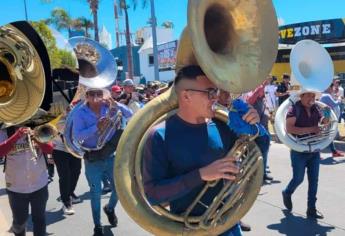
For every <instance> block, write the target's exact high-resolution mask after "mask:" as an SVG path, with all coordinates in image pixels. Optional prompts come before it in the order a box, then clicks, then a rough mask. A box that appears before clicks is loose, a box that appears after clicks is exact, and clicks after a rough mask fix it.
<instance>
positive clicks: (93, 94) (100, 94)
mask: <svg viewBox="0 0 345 236" xmlns="http://www.w3.org/2000/svg"><path fill="white" fill-rule="evenodd" d="M87 95H88V96H90V97H103V91H89V92H88V93H87Z"/></svg>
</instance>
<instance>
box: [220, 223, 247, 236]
mask: <svg viewBox="0 0 345 236" xmlns="http://www.w3.org/2000/svg"><path fill="white" fill-rule="evenodd" d="M219 236H242V230H241V227H240V224H238V223H237V224H235V225H234V226H233V227H232V228H231V229H229V230H228V231H226V232H224V233H222V234H221V235H219Z"/></svg>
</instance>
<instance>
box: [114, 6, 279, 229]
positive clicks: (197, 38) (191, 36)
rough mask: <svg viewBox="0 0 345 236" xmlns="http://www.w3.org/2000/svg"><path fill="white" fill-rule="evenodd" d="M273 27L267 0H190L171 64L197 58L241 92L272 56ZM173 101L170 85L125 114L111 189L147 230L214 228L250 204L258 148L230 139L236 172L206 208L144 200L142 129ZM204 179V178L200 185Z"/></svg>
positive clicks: (257, 182)
mask: <svg viewBox="0 0 345 236" xmlns="http://www.w3.org/2000/svg"><path fill="white" fill-rule="evenodd" d="M275 30H277V19H276V15H275V11H274V8H273V5H272V2H271V1H269V0H263V1H230V0H226V1H221V0H207V1H206V0H190V1H189V2H188V26H187V27H186V28H185V30H184V31H183V33H182V36H181V39H180V42H179V47H178V52H177V65H176V68H177V70H178V69H179V68H181V67H183V66H186V65H191V64H194V65H197V64H199V65H200V66H201V67H202V69H203V71H204V72H205V74H206V75H207V76H208V78H210V80H212V82H214V83H215V84H216V85H217V86H218V87H221V88H222V89H224V90H227V91H231V92H235V93H240V92H244V91H249V90H251V89H253V88H254V87H256V86H257V85H258V84H259V83H261V82H262V81H263V80H264V79H265V78H266V76H267V74H268V73H269V71H270V69H271V67H272V65H273V63H274V60H275V56H276V53H277V48H278V45H277V40H278V39H277V37H276V34H274V33H272V31H273V32H274V31H275ZM177 107H178V102H177V97H176V94H175V92H174V88H171V89H169V90H168V91H166V92H165V93H163V94H161V95H160V96H158V97H156V98H154V99H153V100H152V101H150V102H149V103H148V104H147V105H145V106H144V108H142V109H140V110H139V111H138V112H137V113H136V114H135V115H134V116H133V117H132V118H131V120H130V122H129V124H128V126H127V127H126V129H125V131H124V133H123V135H122V136H121V139H120V142H119V145H118V148H117V153H116V159H115V168H114V179H115V181H116V189H117V193H118V196H119V199H120V201H121V204H122V206H123V207H124V209H125V210H126V211H127V213H128V214H129V215H130V216H131V217H132V218H133V219H134V220H135V221H136V222H137V223H138V224H139V225H140V226H142V227H143V228H144V229H146V230H147V231H149V232H151V233H153V234H155V235H174V236H175V235H198V236H199V235H219V234H221V233H222V232H224V231H226V230H227V229H229V228H230V227H231V226H233V225H234V224H235V223H236V222H238V221H239V220H240V219H241V218H242V216H243V215H244V214H245V213H246V212H247V211H248V210H249V208H250V207H251V206H252V204H253V203H254V201H255V199H256V196H257V194H258V191H259V189H260V186H261V183H262V177H263V164H262V158H261V154H260V151H259V150H258V148H257V147H256V145H255V143H253V142H252V141H251V140H249V139H246V140H243V139H242V140H241V141H239V142H237V144H236V145H235V147H234V149H232V150H231V151H230V152H231V154H233V155H235V156H238V157H239V158H240V159H241V160H242V164H241V174H240V177H239V178H238V180H237V181H236V182H233V183H229V184H227V186H226V187H225V188H223V190H222V193H220V195H218V196H217V197H216V199H215V200H214V201H215V202H216V203H215V205H213V206H211V207H210V208H209V210H207V211H206V212H207V214H206V215H202V216H198V217H191V216H188V215H174V214H171V213H170V212H169V211H168V210H167V209H166V208H165V207H164V206H151V205H150V204H149V203H148V201H147V199H146V196H145V193H144V189H143V183H142V175H141V162H142V160H141V158H142V151H143V147H144V145H145V142H146V139H147V136H148V132H147V131H148V130H149V129H150V128H151V127H152V126H154V125H155V124H157V123H159V122H161V121H162V120H164V119H166V118H167V117H168V116H170V115H171V114H172V113H174V111H175V110H176V108H177ZM216 117H218V118H220V119H221V120H223V121H226V120H227V113H224V111H222V110H221V109H216ZM242 141H243V142H242ZM211 185H212V183H207V184H206V187H208V186H211ZM228 190H229V192H230V193H231V194H232V195H231V196H230V197H229V198H227V200H226V202H223V200H224V199H221V198H222V197H223V196H228V195H227V193H229V192H227V193H225V192H226V191H228ZM196 201H197V199H196ZM222 204H224V206H223V207H219V206H220V205H222Z"/></svg>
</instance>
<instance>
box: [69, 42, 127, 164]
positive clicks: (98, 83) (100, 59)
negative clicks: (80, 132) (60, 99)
mask: <svg viewBox="0 0 345 236" xmlns="http://www.w3.org/2000/svg"><path fill="white" fill-rule="evenodd" d="M69 43H70V44H71V45H72V46H73V49H74V51H75V53H76V56H77V58H78V63H79V73H80V79H79V83H80V87H79V88H78V91H77V93H78V94H79V95H78V97H77V98H75V99H74V100H78V99H79V100H83V99H84V95H85V87H90V88H99V89H102V88H106V87H108V86H110V85H111V84H112V83H114V81H115V79H116V75H117V66H116V62H115V58H114V57H113V55H112V54H111V53H110V52H109V50H107V49H106V48H104V47H103V46H102V45H100V44H99V43H97V42H96V41H94V40H91V39H89V38H85V37H73V38H71V39H70V40H69ZM82 105H83V102H82V101H81V102H79V103H78V104H77V105H76V106H75V107H73V109H72V110H71V111H70V112H69V113H68V115H67V117H66V124H65V128H64V137H65V146H66V148H67V150H68V151H69V152H70V153H71V154H72V155H73V156H75V157H77V158H82V157H83V155H84V153H85V151H87V150H88V151H90V150H91V149H90V148H88V147H83V144H82V143H80V142H78V141H77V140H75V139H74V138H73V133H72V128H73V116H74V114H75V113H76V111H77V110H78V109H80V107H81V106H82ZM116 114H117V115H120V114H119V113H116ZM111 116H113V114H112V115H111ZM114 119H116V118H114ZM118 120H121V119H120V118H119V119H116V122H115V123H116V125H114V124H113V125H111V126H110V127H109V128H110V129H108V130H106V131H105V132H104V133H103V134H101V140H98V145H97V148H96V149H97V150H99V149H101V148H102V147H103V146H104V144H105V141H104V140H105V139H107V137H108V135H109V133H110V131H111V129H113V128H116V127H117V126H118V125H117V124H118Z"/></svg>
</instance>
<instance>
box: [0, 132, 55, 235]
mask: <svg viewBox="0 0 345 236" xmlns="http://www.w3.org/2000/svg"><path fill="white" fill-rule="evenodd" d="M32 134H33V131H32V130H31V129H30V128H28V127H20V128H18V129H16V130H15V128H14V127H10V128H7V129H6V130H0V142H1V143H0V156H5V158H6V160H5V161H6V163H5V165H6V166H5V179H6V191H7V194H8V199H9V203H10V207H11V210H12V217H13V221H12V227H11V231H12V232H13V233H14V235H16V236H25V235H26V221H27V219H28V216H29V205H30V207H31V215H32V222H33V234H34V236H45V235H46V219H45V210H46V205H47V200H48V187H47V185H48V173H47V165H46V160H45V157H44V155H43V154H51V153H52V151H53V145H52V144H51V143H47V144H43V143H39V142H38V141H37V140H36V139H35V138H32V139H31V138H29V135H32ZM33 137H34V134H33ZM31 142H32V143H31ZM49 162H50V163H51V161H50V160H49Z"/></svg>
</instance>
